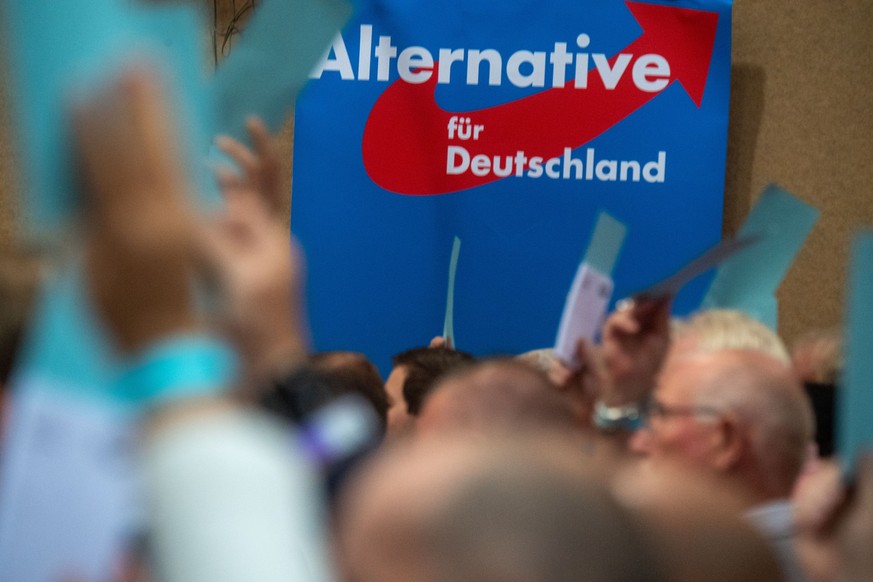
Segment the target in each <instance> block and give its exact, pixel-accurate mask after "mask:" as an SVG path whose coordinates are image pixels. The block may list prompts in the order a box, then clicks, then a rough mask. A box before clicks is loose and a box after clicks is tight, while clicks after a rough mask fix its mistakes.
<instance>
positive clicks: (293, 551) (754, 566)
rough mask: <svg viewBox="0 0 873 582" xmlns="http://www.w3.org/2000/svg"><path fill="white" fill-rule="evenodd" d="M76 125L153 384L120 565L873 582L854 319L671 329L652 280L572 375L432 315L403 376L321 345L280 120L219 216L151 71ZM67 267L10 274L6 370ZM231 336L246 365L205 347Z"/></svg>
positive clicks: (121, 305) (123, 315)
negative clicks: (853, 382) (790, 327)
mask: <svg viewBox="0 0 873 582" xmlns="http://www.w3.org/2000/svg"><path fill="white" fill-rule="evenodd" d="M72 118H73V126H74V136H75V149H76V153H77V164H78V166H77V170H78V174H79V176H80V177H81V180H82V182H83V184H84V185H85V188H84V190H85V192H86V193H87V195H88V200H87V201H86V203H85V204H84V207H85V209H86V210H85V215H84V217H83V219H82V224H81V227H82V228H81V236H82V237H83V240H84V246H85V257H84V272H85V280H86V286H87V290H88V297H89V300H90V301H91V302H92V303H93V305H94V308H95V310H96V312H97V313H98V315H99V317H100V320H101V322H102V324H103V325H104V326H105V328H106V329H107V330H108V332H109V334H110V336H111V338H112V340H113V342H114V344H115V345H116V346H117V348H118V349H119V350H120V351H121V352H122V353H124V354H125V355H126V356H127V357H128V358H129V360H130V361H131V362H133V363H132V364H131V366H132V368H133V370H132V372H133V374H132V375H131V376H129V377H133V378H134V379H133V380H131V382H132V383H133V382H139V383H142V382H146V383H151V384H149V385H147V386H146V387H145V388H146V389H147V391H148V392H149V393H150V394H154V395H156V396H155V397H154V398H151V399H150V400H149V406H148V407H147V412H146V414H144V415H143V417H142V421H141V425H140V426H137V432H138V434H139V435H140V441H139V447H138V451H137V466H138V467H139V470H140V471H141V473H142V478H143V483H144V484H143V487H144V489H145V491H146V496H145V499H146V501H145V502H144V507H143V512H144V518H143V520H142V521H143V523H142V527H141V529H140V531H138V532H136V535H135V536H132V537H131V539H130V541H129V543H128V545H127V548H126V556H127V557H126V559H125V560H124V566H123V567H120V568H119V572H118V574H117V576H118V578H117V579H119V580H140V581H141V580H172V581H180V582H199V581H204V582H205V581H207V580H208V581H210V582H213V581H222V580H247V581H248V580H250V581H260V580H265V581H266V580H270V581H272V580H288V581H292V580H294V581H297V580H346V581H349V582H538V581H542V582H560V581H567V582H570V581H581V580H585V581H588V580H590V581H638V580H639V581H642V580H651V581H660V580H664V581H674V580H675V581H688V582H698V581H707V580H724V581H728V580H730V581H738V580H755V581H758V580H789V581H803V580H809V581H816V582H819V581H828V580H858V581H861V580H871V579H873V464H871V460H870V459H867V458H862V459H839V458H837V457H836V456H835V451H834V444H833V433H834V397H835V392H836V391H837V390H838V388H837V384H838V383H839V378H840V370H841V366H842V359H841V346H840V331H839V330H822V331H820V332H811V333H810V334H808V335H806V336H804V337H802V338H801V339H800V340H799V341H798V342H797V344H796V345H795V346H794V349H793V350H791V351H790V352H789V350H788V349H787V348H786V346H785V345H784V343H783V342H782V340H781V339H780V338H779V337H778V336H777V335H776V334H775V333H774V332H773V331H771V330H770V329H769V328H767V327H766V326H764V325H762V324H760V323H758V322H756V321H754V320H753V319H751V318H749V317H748V316H746V315H744V314H743V313H740V312H738V311H729V310H707V311H700V312H698V313H695V314H693V315H691V316H689V317H687V318H682V319H675V318H671V316H670V307H671V305H670V298H669V297H666V298H646V297H636V298H632V299H627V300H623V301H621V302H619V304H618V307H617V309H616V310H615V311H614V312H612V313H610V314H609V315H608V317H607V318H606V320H605V323H604V325H603V328H602V330H601V333H600V340H599V342H598V343H597V344H594V343H590V342H586V341H584V340H580V341H579V343H578V345H577V348H576V356H577V357H576V359H577V361H578V362H579V363H581V364H580V365H578V366H575V367H570V366H569V365H567V364H566V363H564V362H562V361H560V360H559V359H557V358H556V357H555V356H554V354H553V352H552V350H550V349H541V350H534V351H531V352H528V353H525V354H518V355H515V354H512V355H501V356H500V357H474V356H473V355H471V354H468V353H465V352H464V351H463V346H453V345H450V342H448V341H447V340H446V338H442V337H436V338H433V339H431V338H430V337H429V334H427V333H426V330H425V332H424V334H423V335H424V337H423V338H422V345H421V346H409V349H407V350H405V351H402V352H400V353H398V354H397V355H396V356H395V357H394V358H393V369H392V371H391V373H390V375H389V376H388V377H387V378H384V379H383V378H382V377H381V376H380V374H379V372H378V370H377V369H376V367H375V366H374V365H373V364H372V363H371V362H370V361H369V360H368V359H367V357H366V356H365V355H363V354H361V353H357V352H352V351H334V352H327V353H313V352H312V351H311V349H310V344H309V337H308V329H307V322H306V312H305V306H304V300H303V297H302V295H303V291H302V289H303V279H304V276H305V266H304V254H303V252H302V249H300V248H298V247H297V245H296V244H295V242H294V241H293V240H292V239H291V237H290V235H289V232H288V229H287V226H286V220H285V217H283V216H281V208H284V207H285V205H284V203H283V200H282V198H283V197H284V196H286V193H285V192H283V191H282V188H281V186H280V182H281V176H280V170H279V168H280V166H279V163H278V154H277V151H276V146H275V144H274V142H273V140H272V137H271V136H270V135H269V133H268V131H267V129H266V128H265V126H264V124H263V123H261V122H260V121H259V120H258V119H256V118H252V119H250V120H249V123H248V131H249V134H250V135H249V137H250V144H248V145H246V144H243V143H241V142H239V141H237V140H234V139H232V138H230V137H226V136H222V137H219V138H217V140H216V144H217V146H218V147H219V148H220V149H221V150H222V151H223V152H224V153H225V154H226V155H227V157H228V159H229V160H232V161H233V165H232V166H227V167H222V168H218V169H217V170H216V179H217V180H218V183H219V186H220V188H221V191H222V193H223V195H224V199H225V207H224V209H223V210H222V211H221V212H220V213H218V214H214V215H203V214H202V213H199V212H198V211H197V210H196V209H195V208H194V206H193V203H192V202H191V200H192V198H193V197H192V196H191V191H190V190H191V188H192V187H193V186H192V184H191V182H190V181H189V180H188V179H187V173H186V171H185V168H183V167H181V162H180V161H179V160H180V159H181V156H180V155H178V149H179V146H178V141H179V140H178V136H177V134H176V128H175V127H174V126H173V123H172V121H171V119H172V118H171V116H170V115H169V113H168V109H167V106H166V104H165V101H164V99H163V98H162V89H161V86H160V83H159V82H158V81H157V80H156V78H155V76H154V75H152V74H151V73H150V72H149V70H148V69H146V68H133V69H131V70H129V71H127V72H125V73H124V74H122V75H121V76H120V78H119V79H117V80H116V81H115V82H114V83H113V84H112V85H111V86H110V87H108V88H107V89H105V90H104V91H103V92H102V93H101V94H100V95H99V96H98V97H97V98H94V99H91V100H89V101H85V102H82V103H79V104H77V105H76V106H75V108H74V110H73V115H72ZM51 276H52V269H51V268H50V265H49V264H48V263H47V262H46V261H45V260H44V259H42V258H41V257H38V256H36V257H34V256H19V257H15V258H10V259H8V260H7V262H6V263H4V264H2V265H0V283H2V289H0V293H2V300H0V313H2V319H0V325H2V328H0V371H2V373H3V384H4V385H7V384H10V382H9V378H10V371H11V370H12V362H13V361H14V356H15V354H16V353H17V351H18V348H19V346H20V343H21V337H22V334H23V332H24V330H25V329H26V325H27V321H28V319H27V314H28V313H29V312H30V310H31V308H32V303H33V297H34V295H35V293H36V290H37V289H38V288H39V285H40V282H41V281H44V280H45V279H47V278H50V277H51ZM204 289H205V290H206V291H205V292H206V293H207V294H208V295H210V300H209V301H206V302H204V301H202V300H201V299H202V298H201V297H200V294H201V293H203V292H204ZM204 303H206V304H208V305H206V306H204ZM222 350H223V351H222ZM216 353H222V354H224V356H223V357H226V358H231V359H234V360H235V361H238V362H239V366H238V372H237V373H231V372H230V371H227V372H224V371H221V370H219V371H216V370H215V367H214V366H212V367H210V366H209V365H207V364H206V363H204V362H205V360H207V359H208V358H207V357H206V356H210V357H212V356H214V355H215V354H216ZM156 359H160V361H161V365H162V366H163V367H162V368H161V370H162V372H161V374H157V375H151V376H147V377H145V379H143V376H142V375H140V376H139V377H137V376H136V372H137V371H141V369H142V368H143V367H144V366H148V365H150V362H154V361H155V360H156ZM228 369H230V367H229V368H228ZM186 383H188V384H198V386H197V389H196V390H191V389H186V388H190V386H188V387H186ZM11 384H12V387H14V386H15V382H14V381H12V382H11ZM201 385H203V386H201ZM4 401H5V403H6V405H5V408H4V410H5V416H6V418H7V422H8V420H9V418H11V417H14V415H15V414H16V408H15V392H14V391H13V390H7V391H6V393H5V400H4ZM847 466H854V467H855V471H854V474H853V475H852V477H851V478H847V477H846V474H847V472H846V470H845V468H846V467H847ZM205 492H208V494H206V493H205ZM71 579H74V578H71Z"/></svg>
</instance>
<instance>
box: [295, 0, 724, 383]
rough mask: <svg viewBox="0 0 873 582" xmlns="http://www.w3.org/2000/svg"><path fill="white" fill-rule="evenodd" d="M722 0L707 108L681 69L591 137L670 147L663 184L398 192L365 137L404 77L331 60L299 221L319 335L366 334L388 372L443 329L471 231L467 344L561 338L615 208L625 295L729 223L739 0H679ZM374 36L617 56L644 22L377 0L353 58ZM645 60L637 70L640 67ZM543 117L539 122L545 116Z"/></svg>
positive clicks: (307, 127)
mask: <svg viewBox="0 0 873 582" xmlns="http://www.w3.org/2000/svg"><path fill="white" fill-rule="evenodd" d="M662 4H663V5H667V6H677V7H682V8H692V9H700V10H709V11H717V12H718V13H719V15H720V16H719V22H718V28H717V34H716V38H715V48H714V53H713V58H712V61H711V64H710V70H709V76H708V79H707V84H706V90H705V93H704V97H703V102H702V106H701V107H700V108H699V109H698V108H697V107H696V106H695V104H694V103H693V101H692V100H691V99H690V98H689V96H688V94H687V93H686V92H685V90H684V88H683V87H682V86H680V85H679V84H678V83H672V84H671V85H670V86H669V87H668V88H667V89H665V90H664V91H663V92H662V93H661V94H659V95H657V96H656V97H655V98H654V99H653V100H652V101H650V102H649V103H648V104H646V105H644V106H643V107H642V108H641V109H639V110H637V111H635V112H634V113H632V114H631V115H630V116H628V117H627V118H625V119H624V120H623V121H621V122H619V123H617V124H616V125H615V126H614V127H613V128H612V129H610V130H609V131H607V132H606V133H604V134H602V135H600V136H599V137H597V138H595V139H594V140H592V141H590V142H589V143H587V144H585V145H583V146H582V147H580V148H577V149H576V150H574V152H573V154H574V157H579V158H584V156H585V150H586V148H588V147H591V148H594V149H595V150H596V153H597V158H598V159H620V160H631V159H634V160H640V161H641V162H646V161H650V160H654V159H655V158H656V157H657V153H658V151H666V152H667V165H666V166H667V171H666V180H665V181H664V182H663V183H655V184H651V183H646V182H644V181H642V182H637V183H633V182H597V181H576V180H551V179H548V178H539V179H532V178H528V177H520V178H517V177H508V178H504V179H502V180H499V181H496V182H492V183H490V184H487V185H483V186H479V187H476V188H471V189H468V190H463V191H460V192H456V193H450V194H442V195H438V196H406V195H399V194H394V193H391V192H388V191H386V190H384V189H382V188H380V187H379V186H377V185H376V184H374V183H373V181H372V180H371V179H370V178H369V177H368V175H367V173H366V171H365V169H364V166H363V162H362V150H361V142H362V136H363V131H364V126H365V123H366V120H367V116H368V114H369V112H370V110H371V108H372V107H373V104H374V103H375V101H376V100H377V98H378V97H379V95H380V94H381V93H382V92H383V91H384V90H385V89H386V88H387V87H388V86H389V84H390V83H391V82H393V81H395V80H396V79H397V72H396V68H394V67H393V66H392V74H391V78H390V80H389V81H388V82H385V81H376V80H373V79H375V59H374V61H373V74H372V76H371V80H370V81H358V80H345V81H344V80H341V79H340V76H339V74H338V73H336V72H331V71H327V72H325V73H324V74H323V75H322V76H321V78H320V79H317V80H312V81H310V83H309V84H308V85H307V87H306V88H305V89H304V91H303V93H302V94H301V96H300V98H299V99H298V103H297V110H296V118H295V124H296V125H295V136H294V144H295V154H294V190H293V211H292V231H293V232H294V234H295V235H296V236H297V237H298V238H299V240H300V241H301V243H302V244H303V246H304V248H305V250H306V253H307V257H308V264H309V272H308V283H307V286H308V303H309V314H310V321H311V325H312V330H313V336H314V341H315V347H316V349H318V350H329V349H351V350H357V351H362V352H364V353H366V354H367V355H368V356H370V357H371V358H372V359H373V360H374V361H375V363H376V364H377V365H378V366H379V367H380V369H381V370H382V371H383V373H384V372H386V371H387V370H388V369H389V367H390V357H391V355H393V354H394V353H397V352H399V351H401V350H403V349H407V348H410V347H413V346H419V345H425V344H426V343H427V342H428V341H429V340H430V338H431V337H433V336H435V335H438V334H439V333H440V332H441V330H442V322H443V316H444V310H445V300H446V285H447V279H448V266H449V259H450V254H451V247H452V240H453V237H454V236H455V235H457V236H459V237H460V238H461V240H462V241H463V247H462V250H461V254H460V260H459V263H458V271H457V281H456V289H455V333H456V339H457V344H458V348H460V349H463V350H466V351H470V352H473V353H475V354H477V355H486V354H495V353H504V354H506V353H509V354H515V353H520V352H522V351H525V350H529V349H533V348H539V347H548V346H551V345H552V344H553V343H554V341H555V334H556V332H557V327H558V322H559V320H560V316H561V309H562V306H563V303H564V300H565V297H566V293H567V290H568V288H569V286H570V284H571V282H572V279H573V275H574V273H575V270H576V266H577V264H578V262H579V260H580V259H581V257H582V254H583V253H584V251H585V245H586V244H587V241H588V240H589V239H590V235H591V231H592V229H593V226H594V221H595V219H596V217H597V213H598V212H599V211H600V210H606V211H608V212H609V213H610V214H612V215H613V216H615V217H616V218H618V219H619V220H621V221H622V222H624V223H625V224H627V225H628V236H627V238H626V240H625V245H624V249H623V251H622V254H621V256H620V257H619V260H618V263H617V265H616V268H615V271H614V273H613V275H614V278H615V295H614V299H617V298H620V297H622V296H623V295H626V294H628V293H631V292H633V291H634V290H636V289H639V288H642V287H644V286H646V285H647V284H650V283H652V282H654V281H655V280H657V279H660V278H662V277H664V276H666V275H669V274H670V273H672V272H673V271H675V270H676V269H677V268H679V267H680V266H681V265H682V264H683V263H685V262H687V261H688V260H690V259H691V258H693V257H694V256H696V255H697V254H699V253H701V252H702V251H703V250H705V249H706V248H707V247H708V246H710V245H712V244H713V243H715V242H716V241H717V240H718V239H719V238H720V236H721V221H722V206H723V190H724V169H725V156H726V147H727V145H726V140H727V115H728V99H729V92H730V37H731V21H730V10H731V4H730V2H729V1H725V0H719V1H707V2H690V1H677V2H669V3H662ZM362 23H363V24H372V25H373V43H374V45H375V44H376V42H377V41H378V38H379V36H380V35H390V36H391V37H392V44H393V45H395V46H397V47H398V48H399V49H400V50H402V48H404V47H407V46H413V45H419V46H424V47H426V48H428V49H429V50H430V51H431V52H432V53H433V54H434V55H436V53H437V51H438V49H439V48H443V47H444V48H467V49H486V48H494V49H497V50H498V51H500V52H501V53H502V54H504V55H508V54H511V53H512V52H515V51H517V50H522V49H524V50H531V51H534V50H536V51H549V50H551V49H552V47H553V46H554V43H555V42H566V43H567V45H568V50H569V51H570V52H573V51H581V50H582V49H577V48H575V39H576V37H577V35H579V34H580V33H583V32H584V33H587V34H588V35H590V37H591V45H590V46H589V47H588V49H586V50H587V51H588V52H601V53H604V54H606V55H607V56H608V57H611V56H612V55H614V54H615V53H618V52H620V51H621V49H622V48H623V47H625V46H627V45H628V44H630V43H631V42H632V41H634V40H635V39H636V38H637V37H638V36H639V35H640V34H641V32H642V31H641V28H640V26H639V25H638V24H637V22H636V20H635V19H634V17H633V15H632V14H631V12H630V11H629V9H628V7H627V6H626V5H625V3H624V2H620V1H615V0H610V1H603V0H598V1H596V2H595V1H588V0H586V1H578V0H574V1H572V2H568V1H563V2H554V3H550V4H548V8H546V9H544V5H543V4H541V3H534V2H532V1H508V0H507V1H503V2H494V1H482V0H478V1H473V2H463V3H462V2H454V3H452V2H409V1H408V0H407V1H400V0H395V1H375V2H360V3H359V4H358V6H357V11H356V15H355V17H353V19H352V20H351V22H350V23H349V24H348V25H347V26H346V28H345V29H344V31H343V38H344V40H345V45H346V48H347V49H348V52H349V58H350V61H351V63H352V66H353V68H356V67H357V63H358V41H359V27H360V25H361V24H362ZM628 75H629V71H628ZM458 81H459V82H456V81H455V79H454V78H453V81H452V83H451V84H448V85H439V86H438V88H437V92H436V101H437V103H438V104H439V105H440V106H441V107H442V108H444V109H446V110H449V111H470V110H473V109H478V108H483V107H488V106H492V105H496V104H499V103H505V102H508V101H512V100H515V99H519V98H521V97H525V96H527V95H531V94H533V93H535V92H537V91H542V90H543V89H536V88H529V89H520V88H518V87H515V86H513V85H511V84H510V83H508V82H506V80H505V79H504V83H503V85H501V86H499V87H491V86H488V85H487V84H484V83H483V84H480V85H478V86H467V85H465V84H464V83H463V79H458ZM530 123H536V120H535V119H531V120H530ZM706 282H707V281H706V280H703V279H701V280H698V281H695V282H693V283H691V284H690V285H689V286H688V287H687V288H686V289H685V290H684V291H683V293H681V294H680V296H679V297H678V298H677V301H676V307H675V311H677V312H680V313H681V312H687V311H689V310H691V309H693V308H695V307H696V306H697V305H698V304H699V302H700V298H701V296H702V294H703V293H704V291H705V289H706Z"/></svg>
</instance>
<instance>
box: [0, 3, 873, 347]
mask: <svg viewBox="0 0 873 582" xmlns="http://www.w3.org/2000/svg"><path fill="white" fill-rule="evenodd" d="M199 1H200V2H201V3H202V4H203V5H204V8H205V9H206V10H207V11H208V13H209V15H210V16H213V12H212V11H213V8H215V9H216V11H215V13H214V16H215V18H214V19H213V20H212V22H210V23H209V24H210V28H209V30H208V31H205V32H206V33H207V34H210V35H211V34H212V31H213V28H215V29H218V30H223V29H224V27H226V26H227V24H228V23H229V21H230V19H231V18H232V15H233V14H234V12H235V11H238V10H239V8H240V7H241V6H242V5H243V4H244V3H245V0H235V1H234V0H214V1H213V0H199ZM871 30H873V4H871V3H870V0H847V2H845V3H843V4H840V5H839V6H835V5H833V4H832V3H826V2H825V1H824V0H807V1H805V2H796V1H793V0H771V1H769V2H766V3H765V2H759V1H756V0H736V1H735V3H734V18H733V68H732V74H733V78H732V82H731V114H730V124H729V135H728V140H729V142H728V159H727V177H726V180H725V214H724V230H725V232H726V233H728V234H730V233H733V232H735V231H736V229H737V228H738V227H739V225H740V224H741V222H742V220H743V218H744V217H745V215H746V213H747V212H748V210H749V208H750V207H751V205H752V204H753V203H754V200H755V198H756V197H757V195H758V193H760V192H761V190H762V189H763V188H764V186H765V185H766V184H768V183H770V182H777V183H779V184H780V185H782V186H783V187H785V188H787V189H789V190H790V191H792V192H794V193H795V194H797V195H798V196H800V197H801V198H803V199H804V200H806V201H808V202H810V203H811V204H813V205H815V206H816V207H818V208H819V209H820V210H821V211H822V218H821V220H820V222H819V224H818V225H817V226H816V228H815V230H814V231H813V233H812V235H811V236H810V239H809V241H808V242H807V245H806V246H805V247H804V249H803V251H802V252H801V254H800V256H799V257H798V259H797V261H796V263H795V265H794V266H793V267H792V269H791V270H790V272H789V273H788V276H787V277H786V280H785V282H784V283H783V285H782V287H781V289H780V291H779V294H778V296H779V299H780V314H779V315H780V332H781V333H782V334H783V336H784V337H785V338H786V339H787V340H789V341H791V340H792V339H793V338H795V337H797V335H798V334H799V333H801V332H802V331H803V330H805V329H808V328H811V327H826V326H830V325H833V324H836V323H839V322H840V321H841V318H842V301H843V289H844V281H845V275H846V267H847V263H848V256H849V246H850V240H851V235H852V233H853V232H854V231H855V230H856V229H857V228H859V227H861V226H865V225H871V226H873V193H871V192H870V189H871V186H870V185H871V184H873V141H871V139H873V138H871V136H873V109H871V107H870V105H869V103H870V99H869V95H870V94H871V91H873V67H871V66H870V60H871V58H873V40H871V37H870V35H869V32H870V31H871ZM231 48H232V46H231ZM4 52H5V51H4ZM5 79H6V77H5V75H3V74H2V69H0V88H5V86H6V82H5ZM2 93H3V91H0V179H2V188H0V245H8V244H10V241H11V240H12V237H13V234H14V232H15V218H16V216H17V212H16V207H17V206H16V204H15V200H16V197H17V195H18V192H19V181H18V178H19V176H18V173H17V171H16V170H17V167H18V158H17V154H16V148H15V139H14V134H13V132H12V130H11V122H12V120H11V119H10V113H9V109H8V107H7V103H6V101H5V99H4V97H3V96H2ZM278 137H279V144H280V149H281V155H282V159H283V163H284V165H285V166H284V176H285V191H286V192H288V200H287V201H286V203H287V208H288V209H289V211H290V192H291V155H292V152H293V120H292V119H290V118H289V120H288V122H287V123H286V124H285V126H284V127H283V129H282V130H281V131H280V133H279V135H278ZM288 215H289V213H288V212H286V216H288Z"/></svg>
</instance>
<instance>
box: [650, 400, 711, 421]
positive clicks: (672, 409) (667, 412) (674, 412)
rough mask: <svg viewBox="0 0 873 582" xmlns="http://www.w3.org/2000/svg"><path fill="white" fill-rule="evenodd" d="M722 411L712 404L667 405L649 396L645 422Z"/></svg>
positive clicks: (708, 414) (709, 414) (707, 414)
mask: <svg viewBox="0 0 873 582" xmlns="http://www.w3.org/2000/svg"><path fill="white" fill-rule="evenodd" d="M721 415H722V411H721V410H719V409H717V408H715V407H712V406H669V405H667V404H664V403H663V402H661V401H660V400H658V399H657V398H654V397H652V398H650V399H649V403H648V405H647V406H646V413H645V418H646V422H650V421H652V420H654V419H667V418H672V417H679V416H721Z"/></svg>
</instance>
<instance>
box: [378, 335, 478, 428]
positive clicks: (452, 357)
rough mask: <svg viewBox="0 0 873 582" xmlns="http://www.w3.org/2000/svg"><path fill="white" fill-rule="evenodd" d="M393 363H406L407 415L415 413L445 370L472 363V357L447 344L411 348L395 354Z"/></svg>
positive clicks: (415, 414) (404, 391) (405, 397)
mask: <svg viewBox="0 0 873 582" xmlns="http://www.w3.org/2000/svg"><path fill="white" fill-rule="evenodd" d="M391 361H392V362H393V363H394V366H395V367H397V366H406V370H407V374H406V381H405V382H404V383H403V398H404V400H406V409H407V411H408V412H409V414H411V415H413V416H418V414H419V412H421V408H422V405H423V404H424V400H425V398H426V397H427V395H428V394H430V391H431V390H432V389H433V387H434V385H435V384H436V381H437V380H438V379H439V378H441V377H442V376H443V375H445V374H446V373H447V372H450V371H453V370H457V369H459V368H461V367H464V366H468V365H470V364H472V363H473V362H474V361H475V359H474V358H473V356H471V355H470V354H468V353H466V352H461V351H458V350H453V349H450V348H446V347H435V348H413V349H411V350H407V351H405V352H401V353H399V354H397V355H396V356H394V357H393V358H392V359H391Z"/></svg>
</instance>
